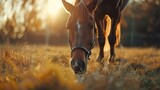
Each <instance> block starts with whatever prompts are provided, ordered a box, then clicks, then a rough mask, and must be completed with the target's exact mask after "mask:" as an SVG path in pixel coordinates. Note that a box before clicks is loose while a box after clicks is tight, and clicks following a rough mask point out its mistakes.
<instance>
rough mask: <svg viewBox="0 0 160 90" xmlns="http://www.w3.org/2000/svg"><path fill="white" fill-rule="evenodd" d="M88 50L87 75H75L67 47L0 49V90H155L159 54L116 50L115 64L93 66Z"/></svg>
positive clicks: (158, 84)
mask: <svg viewBox="0 0 160 90" xmlns="http://www.w3.org/2000/svg"><path fill="white" fill-rule="evenodd" d="M97 50H98V48H97V47H96V48H94V49H93V50H92V55H91V60H89V61H88V67H87V72H86V74H84V75H75V74H74V73H73V71H72V70H71V67H70V47H69V46H67V47H56V46H37V45H27V44H26V45H7V46H5V45H0V90H159V89H160V50H159V49H156V48H116V52H117V59H116V64H114V65H113V64H107V57H108V55H109V52H106V56H105V58H104V59H103V63H102V64H99V63H97V62H96V57H97V55H98V53H97Z"/></svg>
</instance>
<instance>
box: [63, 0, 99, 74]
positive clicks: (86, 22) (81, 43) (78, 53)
mask: <svg viewBox="0 0 160 90" xmlns="http://www.w3.org/2000/svg"><path fill="white" fill-rule="evenodd" d="M62 2H63V5H64V7H65V9H66V10H67V11H68V12H69V13H70V17H69V19H68V23H67V28H68V29H69V43H70V47H71V56H72V60H71V67H72V69H73V70H74V72H75V73H76V74H81V73H84V72H85V71H86V67H87V60H88V59H89V56H90V55H91V49H92V48H93V46H94V41H95V21H94V18H93V14H92V12H93V10H94V9H95V7H96V3H97V0H93V2H91V3H90V4H88V5H87V4H86V3H85V2H84V1H82V0H77V1H76V4H75V5H72V4H70V3H68V2H66V1H65V0H62Z"/></svg>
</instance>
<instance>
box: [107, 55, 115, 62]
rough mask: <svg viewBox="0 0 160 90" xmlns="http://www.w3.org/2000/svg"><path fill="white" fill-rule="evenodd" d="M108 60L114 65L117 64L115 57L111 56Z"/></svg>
mask: <svg viewBox="0 0 160 90" xmlns="http://www.w3.org/2000/svg"><path fill="white" fill-rule="evenodd" d="M108 60H109V62H110V63H114V62H115V55H111V56H109V58H108Z"/></svg>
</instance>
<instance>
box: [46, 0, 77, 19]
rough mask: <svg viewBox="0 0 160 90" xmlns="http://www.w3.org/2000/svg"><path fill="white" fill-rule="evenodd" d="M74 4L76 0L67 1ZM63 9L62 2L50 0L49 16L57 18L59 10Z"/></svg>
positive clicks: (48, 4) (48, 3)
mask: <svg viewBox="0 0 160 90" xmlns="http://www.w3.org/2000/svg"><path fill="white" fill-rule="evenodd" d="M66 1H68V2H70V3H73V2H74V1H75V0H66ZM62 7H63V5H62V0H48V2H47V7H46V10H47V11H46V12H47V14H48V15H49V16H52V17H55V16H57V14H58V13H59V10H60V9H61V8H62Z"/></svg>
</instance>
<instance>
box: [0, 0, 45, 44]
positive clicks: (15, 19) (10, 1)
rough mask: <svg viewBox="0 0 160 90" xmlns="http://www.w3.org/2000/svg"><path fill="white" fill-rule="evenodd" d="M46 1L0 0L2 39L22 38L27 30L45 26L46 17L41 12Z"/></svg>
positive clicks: (0, 35)
mask: <svg viewBox="0 0 160 90" xmlns="http://www.w3.org/2000/svg"><path fill="white" fill-rule="evenodd" d="M46 1H47V0H46ZM46 1H45V0H41V1H39V0H0V38H1V39H0V41H1V42H2V40H3V41H9V39H10V38H21V37H22V36H23V34H24V32H25V31H26V30H40V29H41V28H42V27H44V25H45V21H44V19H45V18H42V16H41V12H42V10H43V7H42V6H43V5H44V4H46Z"/></svg>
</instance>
